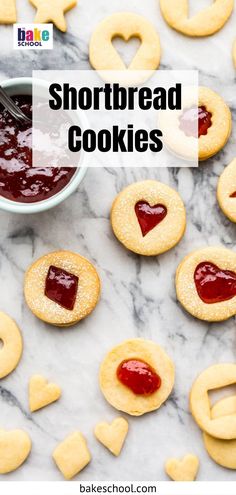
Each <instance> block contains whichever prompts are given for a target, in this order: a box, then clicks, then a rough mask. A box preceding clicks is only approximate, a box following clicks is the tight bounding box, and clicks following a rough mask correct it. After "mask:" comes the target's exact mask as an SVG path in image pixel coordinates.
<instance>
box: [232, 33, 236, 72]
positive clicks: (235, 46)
mask: <svg viewBox="0 0 236 495" xmlns="http://www.w3.org/2000/svg"><path fill="white" fill-rule="evenodd" d="M232 55H233V62H234V67H235V68H236V39H235V40H234V42H233V53H232Z"/></svg>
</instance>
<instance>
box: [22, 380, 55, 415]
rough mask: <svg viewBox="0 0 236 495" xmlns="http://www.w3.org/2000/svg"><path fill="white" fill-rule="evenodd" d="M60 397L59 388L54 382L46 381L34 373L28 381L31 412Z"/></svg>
mask: <svg viewBox="0 0 236 495" xmlns="http://www.w3.org/2000/svg"><path fill="white" fill-rule="evenodd" d="M60 397H61V389H60V387H59V386H58V385H56V383H48V381H47V380H46V379H45V378H44V377H43V376H41V375H34V376H32V378H31V379H30V383H29V405H30V410H31V412H34V411H37V410H38V409H41V408H42V407H45V406H48V404H51V403H52V402H55V401H56V400H58V399H59V398H60Z"/></svg>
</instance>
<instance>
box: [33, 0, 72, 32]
mask: <svg viewBox="0 0 236 495" xmlns="http://www.w3.org/2000/svg"><path fill="white" fill-rule="evenodd" d="M29 1H30V2H31V3H32V5H33V6H34V7H36V9H38V10H37V14H36V17H35V19H34V22H37V23H39V24H43V23H45V22H46V23H47V22H53V24H55V26H56V27H57V28H58V29H59V30H60V31H63V32H65V31H66V27H67V26H66V20H65V16H64V14H65V12H67V11H68V10H70V9H73V7H75V6H76V5H77V0H50V2H49V1H48V0H29Z"/></svg>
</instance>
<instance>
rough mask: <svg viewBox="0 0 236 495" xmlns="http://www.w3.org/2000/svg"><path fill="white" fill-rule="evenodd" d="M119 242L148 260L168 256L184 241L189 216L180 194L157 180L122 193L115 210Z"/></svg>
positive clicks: (116, 201) (147, 181)
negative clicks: (154, 256) (187, 216)
mask: <svg viewBox="0 0 236 495" xmlns="http://www.w3.org/2000/svg"><path fill="white" fill-rule="evenodd" d="M111 224H112V228H113V231H114V234H115V236H116V237H117V239H118V240H119V241H120V242H121V243H122V244H123V245H124V246H125V247H126V248H127V249H129V250H130V251H133V252H134V253H137V254H143V255H145V256H153V255H158V254H161V253H164V252H165V251H168V250H169V249H171V248H173V247H174V246H175V245H176V244H177V243H178V242H179V241H180V239H181V238H182V236H183V234H184V231H185V227H186V212H185V207H184V204H183V201H182V199H181V197H180V196H179V194H178V193H177V192H176V191H175V190H174V189H172V188H171V187H169V186H167V185H165V184H162V183H161V182H158V181H155V180H145V181H142V182H135V183H134V184H131V185H129V186H128V187H126V188H125V189H123V191H121V192H120V193H119V194H118V196H117V197H116V199H115V201H114V203H113V205H112V210H111Z"/></svg>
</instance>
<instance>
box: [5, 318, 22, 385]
mask: <svg viewBox="0 0 236 495" xmlns="http://www.w3.org/2000/svg"><path fill="white" fill-rule="evenodd" d="M0 341H2V344H3V345H2V347H1V348H0V378H4V377H5V376H7V375H9V373H11V372H12V371H13V370H14V369H15V368H16V366H17V365H18V363H19V361H20V358H21V355H22V349H23V342H22V337H21V333H20V330H19V328H18V327H17V325H16V323H15V322H14V320H12V318H10V316H8V315H6V314H5V313H3V312H2V311H0Z"/></svg>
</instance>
